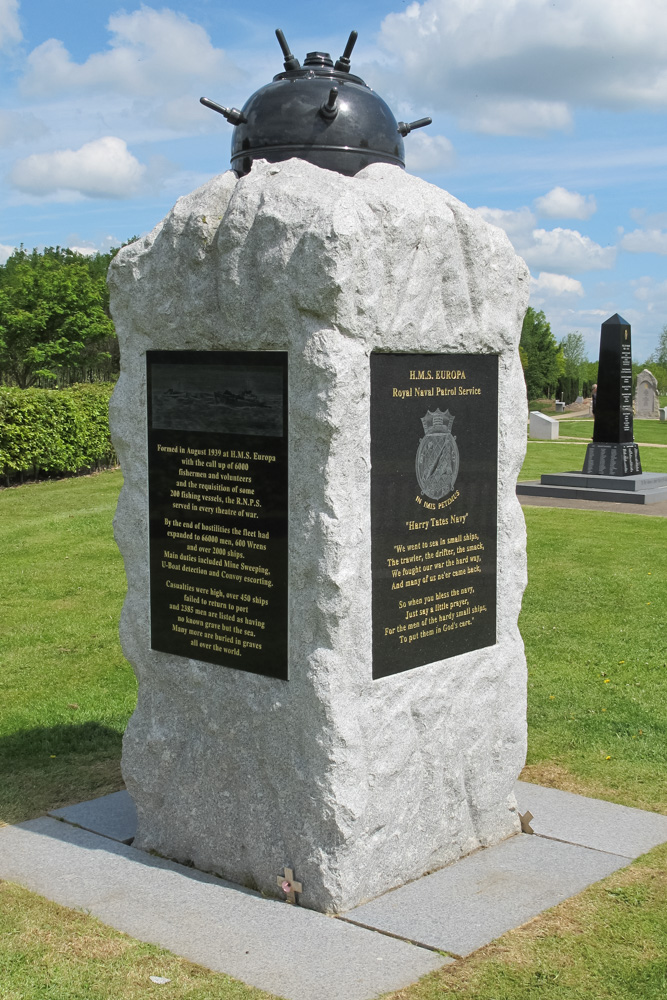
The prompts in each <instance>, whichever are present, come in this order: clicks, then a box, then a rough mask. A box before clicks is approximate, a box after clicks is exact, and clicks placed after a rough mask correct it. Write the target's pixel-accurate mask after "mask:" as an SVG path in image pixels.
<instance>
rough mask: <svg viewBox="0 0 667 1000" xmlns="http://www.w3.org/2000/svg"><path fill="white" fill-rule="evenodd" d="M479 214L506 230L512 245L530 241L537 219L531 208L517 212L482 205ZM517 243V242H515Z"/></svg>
mask: <svg viewBox="0 0 667 1000" xmlns="http://www.w3.org/2000/svg"><path fill="white" fill-rule="evenodd" d="M477 211H478V212H479V214H480V215H481V216H482V217H483V218H484V219H486V221H487V222H490V223H491V224H492V225H493V226H498V227H499V229H504V230H505V232H506V233H507V235H508V236H509V238H510V239H511V240H512V243H514V245H515V246H516V242H523V241H525V240H528V239H530V236H531V234H532V232H533V229H534V228H535V223H536V222H537V218H536V217H535V215H534V214H533V213H532V212H531V210H530V209H529V208H519V209H517V210H516V211H512V210H510V209H503V208H487V207H486V205H482V206H481V207H480V208H478V209H477ZM515 241H516V242H515Z"/></svg>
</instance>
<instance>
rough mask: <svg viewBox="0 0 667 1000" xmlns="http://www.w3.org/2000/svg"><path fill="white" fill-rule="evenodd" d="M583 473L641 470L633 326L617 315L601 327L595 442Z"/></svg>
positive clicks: (634, 472)
mask: <svg viewBox="0 0 667 1000" xmlns="http://www.w3.org/2000/svg"><path fill="white" fill-rule="evenodd" d="M582 471H583V472H585V473H586V475H589V476H634V475H637V474H640V473H641V471H642V466H641V462H640V460H639V448H638V447H637V445H636V444H635V441H634V437H633V430H632V346H631V339H630V324H629V323H627V322H626V321H625V320H624V319H623V317H622V316H619V315H618V313H615V314H614V315H613V316H611V317H610V318H609V319H608V320H607V321H606V322H605V323H603V324H602V330H601V333H600V362H599V365H598V393H597V402H596V406H595V423H594V426H593V441H592V442H591V444H589V445H588V448H587V449H586V459H585V461H584V468H583V470H582Z"/></svg>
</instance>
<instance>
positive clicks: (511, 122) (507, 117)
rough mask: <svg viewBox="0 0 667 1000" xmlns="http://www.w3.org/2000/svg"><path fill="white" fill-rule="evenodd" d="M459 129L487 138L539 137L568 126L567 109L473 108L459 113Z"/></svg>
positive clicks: (555, 105)
mask: <svg viewBox="0 0 667 1000" xmlns="http://www.w3.org/2000/svg"><path fill="white" fill-rule="evenodd" d="M461 125H462V126H463V127H464V128H468V129H471V130H472V131H475V132H485V133H486V134H487V135H541V134H542V133H544V132H548V131H552V130H554V129H556V130H558V131H560V132H565V131H567V130H568V129H569V128H571V126H572V114H571V112H570V109H569V108H568V106H567V105H566V104H564V103H563V102H562V101H531V100H530V99H526V100H522V101H509V100H508V101H494V100H493V99H492V98H489V99H487V100H486V101H483V102H482V105H481V107H478V106H476V104H473V105H472V107H464V108H462V112H461Z"/></svg>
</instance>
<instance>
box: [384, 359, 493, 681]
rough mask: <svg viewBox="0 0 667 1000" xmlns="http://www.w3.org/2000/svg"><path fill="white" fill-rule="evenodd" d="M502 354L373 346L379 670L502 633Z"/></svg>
mask: <svg viewBox="0 0 667 1000" xmlns="http://www.w3.org/2000/svg"><path fill="white" fill-rule="evenodd" d="M497 465H498V358H497V356H496V355H473V354H456V355H446V354H384V353H373V354H372V355H371V540H372V586H373V602H372V608H373V611H372V617H373V677H375V678H379V677H385V676H387V675H389V674H395V673H399V672H401V671H404V670H409V669H411V668H413V667H419V666H422V665H423V664H426V663H434V662H436V661H438V660H445V659H448V658H449V657H452V656H456V655H457V654H459V653H466V652H468V651H469V650H472V649H481V648H482V647H484V646H492V645H493V644H494V643H495V641H496V542H497V509H496V508H497V503H496V501H497Z"/></svg>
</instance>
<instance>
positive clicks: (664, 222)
mask: <svg viewBox="0 0 667 1000" xmlns="http://www.w3.org/2000/svg"><path fill="white" fill-rule="evenodd" d="M630 218H631V219H634V220H635V222H638V223H639V225H640V226H642V227H643V228H644V229H646V228H648V229H667V212H647V211H646V209H645V208H631V209H630ZM621 231H622V230H621Z"/></svg>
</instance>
